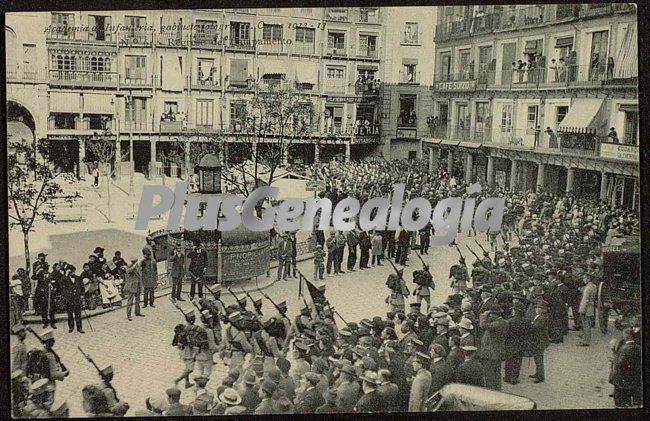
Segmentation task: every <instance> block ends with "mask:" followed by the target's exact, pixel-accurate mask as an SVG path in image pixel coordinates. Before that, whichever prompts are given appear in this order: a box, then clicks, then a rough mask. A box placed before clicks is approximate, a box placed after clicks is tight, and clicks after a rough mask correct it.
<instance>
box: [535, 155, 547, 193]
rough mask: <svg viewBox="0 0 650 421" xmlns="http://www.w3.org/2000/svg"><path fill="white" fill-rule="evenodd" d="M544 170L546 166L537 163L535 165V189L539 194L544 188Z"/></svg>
mask: <svg viewBox="0 0 650 421" xmlns="http://www.w3.org/2000/svg"><path fill="white" fill-rule="evenodd" d="M545 169H546V164H544V163H543V162H539V163H538V164H537V186H536V187H537V188H536V191H537V192H540V191H541V190H542V189H543V188H544V170H545Z"/></svg>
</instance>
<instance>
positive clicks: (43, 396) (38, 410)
mask: <svg viewBox="0 0 650 421" xmlns="http://www.w3.org/2000/svg"><path fill="white" fill-rule="evenodd" d="M53 403H54V387H53V386H52V385H51V384H50V383H49V382H48V381H47V379H39V380H36V381H35V382H34V383H32V385H31V386H30V388H29V399H28V400H27V402H26V403H25V406H24V408H23V410H22V414H23V417H24V418H51V417H52V416H53V414H52V411H51V407H52V404H53Z"/></svg>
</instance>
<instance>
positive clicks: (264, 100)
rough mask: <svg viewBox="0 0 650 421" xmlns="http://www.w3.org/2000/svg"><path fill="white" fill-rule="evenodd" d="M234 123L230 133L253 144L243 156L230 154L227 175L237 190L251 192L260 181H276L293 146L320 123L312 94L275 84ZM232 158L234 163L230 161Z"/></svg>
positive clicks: (241, 113) (261, 94) (250, 104)
mask: <svg viewBox="0 0 650 421" xmlns="http://www.w3.org/2000/svg"><path fill="white" fill-rule="evenodd" d="M231 125H232V127H231V130H230V131H231V132H233V133H232V134H230V135H228V136H230V137H234V138H235V139H236V140H237V142H236V143H237V144H245V145H250V151H244V152H243V153H242V154H241V155H240V156H237V155H236V154H229V158H230V159H229V160H226V162H225V165H226V168H225V169H224V172H223V176H224V179H225V180H226V181H227V182H229V183H230V184H231V185H232V186H233V187H234V188H235V190H236V191H237V193H240V194H242V195H244V196H248V195H249V194H250V193H251V192H252V191H253V190H255V189H256V188H257V187H258V186H260V185H266V184H268V185H271V184H273V181H274V180H275V176H276V171H277V170H278V168H279V167H280V165H281V164H282V161H283V157H285V156H287V154H288V152H289V149H290V146H291V145H292V144H293V143H294V141H296V140H298V139H300V138H302V137H305V136H308V135H310V134H312V132H313V130H314V127H315V126H316V123H315V115H314V112H313V105H312V103H311V102H310V101H309V99H308V97H306V96H304V95H300V94H298V93H296V92H295V91H293V90H289V89H285V88H272V89H270V90H268V91H264V92H259V94H257V95H255V96H254V97H253V98H252V99H251V100H250V101H248V102H246V103H245V104H244V106H243V107H242V108H241V109H240V113H239V115H237V116H236V120H235V121H234V122H231ZM222 136H226V135H222ZM212 141H213V142H215V141H216V142H220V143H221V144H223V143H224V141H225V139H223V137H217V138H215V139H213V140H212ZM231 160H232V161H234V163H233V164H232V165H231V164H230V163H229V162H228V161H231ZM260 210H261V209H260Z"/></svg>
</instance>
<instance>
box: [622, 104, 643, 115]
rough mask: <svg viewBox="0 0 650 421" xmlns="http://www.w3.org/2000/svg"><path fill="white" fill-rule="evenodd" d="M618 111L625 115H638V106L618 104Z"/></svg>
mask: <svg viewBox="0 0 650 421" xmlns="http://www.w3.org/2000/svg"><path fill="white" fill-rule="evenodd" d="M618 110H619V111H622V112H625V113H638V112H639V104H619V106H618Z"/></svg>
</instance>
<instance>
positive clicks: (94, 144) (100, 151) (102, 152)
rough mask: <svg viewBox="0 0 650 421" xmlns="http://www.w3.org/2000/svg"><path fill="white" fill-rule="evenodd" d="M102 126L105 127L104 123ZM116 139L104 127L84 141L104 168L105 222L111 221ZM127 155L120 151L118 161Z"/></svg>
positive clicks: (115, 169) (116, 167)
mask: <svg viewBox="0 0 650 421" xmlns="http://www.w3.org/2000/svg"><path fill="white" fill-rule="evenodd" d="M104 127H106V125H105V126H104ZM118 141H119V140H114V139H112V136H111V132H110V130H109V129H108V128H105V129H104V130H103V131H102V133H101V134H97V133H95V135H94V136H92V137H91V138H90V139H88V141H87V142H86V145H87V146H88V149H89V150H90V151H91V152H92V154H93V155H94V156H95V159H96V161H97V162H98V163H100V164H103V167H104V168H106V198H107V206H108V207H107V210H106V214H105V215H104V217H105V218H106V222H112V219H111V179H112V178H113V177H114V176H115V174H116V171H117V169H118V166H117V165H115V157H116V155H117V145H116V142H118ZM127 155H128V151H122V153H121V154H120V157H119V162H121V161H123V160H124V158H126V157H127ZM131 193H132V192H131Z"/></svg>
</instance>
